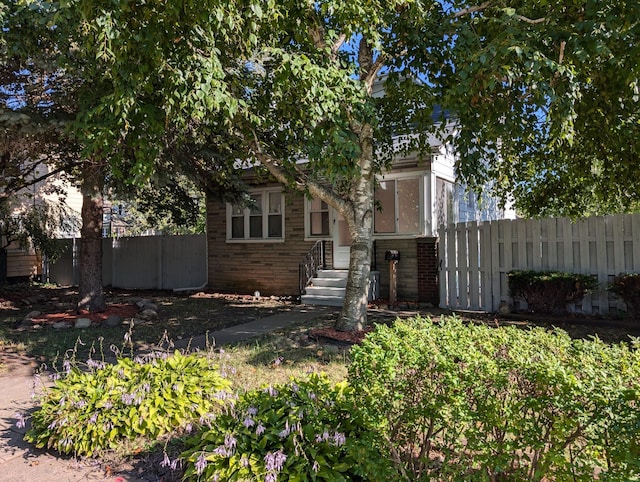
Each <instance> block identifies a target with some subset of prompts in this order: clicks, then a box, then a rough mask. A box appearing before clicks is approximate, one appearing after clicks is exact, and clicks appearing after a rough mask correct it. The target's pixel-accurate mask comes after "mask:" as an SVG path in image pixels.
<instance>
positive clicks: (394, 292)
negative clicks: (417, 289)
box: [389, 259, 398, 305]
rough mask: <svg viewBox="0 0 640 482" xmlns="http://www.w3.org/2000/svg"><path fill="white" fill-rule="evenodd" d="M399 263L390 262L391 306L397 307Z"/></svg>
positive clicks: (395, 261)
mask: <svg viewBox="0 0 640 482" xmlns="http://www.w3.org/2000/svg"><path fill="white" fill-rule="evenodd" d="M397 275H398V261H397V260H395V259H394V260H391V261H389V304H390V305H395V304H396V302H397V301H398V289H397Z"/></svg>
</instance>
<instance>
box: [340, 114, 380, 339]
mask: <svg viewBox="0 0 640 482" xmlns="http://www.w3.org/2000/svg"><path fill="white" fill-rule="evenodd" d="M359 137H360V147H361V149H362V153H361V155H360V161H359V164H360V170H361V176H360V177H359V178H358V179H356V180H355V181H354V185H353V189H352V195H351V203H349V207H350V208H351V209H350V212H341V213H340V214H342V216H343V217H344V219H345V220H346V221H347V225H348V226H349V234H350V235H351V251H350V257H349V275H348V278H347V288H346V291H345V297H344V303H343V305H342V311H341V312H340V316H339V317H338V319H337V320H336V325H335V327H336V329H337V330H340V331H361V330H362V329H364V327H365V326H366V325H367V304H368V301H369V286H370V273H371V248H372V245H373V207H374V189H375V173H374V172H373V129H372V128H371V126H370V125H366V124H365V125H363V126H362V128H361V130H360V132H359Z"/></svg>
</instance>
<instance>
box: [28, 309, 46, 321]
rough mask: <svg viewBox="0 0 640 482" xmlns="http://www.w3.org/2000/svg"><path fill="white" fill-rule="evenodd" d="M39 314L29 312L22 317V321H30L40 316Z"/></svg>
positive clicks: (38, 312) (37, 312)
mask: <svg viewBox="0 0 640 482" xmlns="http://www.w3.org/2000/svg"><path fill="white" fill-rule="evenodd" d="M41 314H42V312H40V311H31V312H29V313H27V315H26V316H25V317H24V319H25V320H29V321H31V320H32V319H34V318H36V317H38V316H40V315H41Z"/></svg>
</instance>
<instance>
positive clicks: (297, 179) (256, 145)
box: [250, 131, 352, 216]
mask: <svg viewBox="0 0 640 482" xmlns="http://www.w3.org/2000/svg"><path fill="white" fill-rule="evenodd" d="M253 139H254V140H253V141H252V142H251V143H250V148H251V151H252V153H253V155H254V156H255V157H256V159H257V160H258V161H260V164H262V165H263V166H264V167H265V168H266V169H267V170H268V171H269V173H270V174H271V175H272V176H273V177H275V178H276V180H277V181H278V182H279V183H281V184H283V185H285V186H289V185H291V182H290V178H289V176H288V175H287V173H286V172H285V170H284V169H283V168H282V166H281V165H279V163H278V162H277V161H276V160H275V159H274V158H273V157H272V156H271V155H269V154H267V153H265V152H264V151H263V150H262V147H261V146H260V141H259V140H258V135H257V134H256V132H255V131H253ZM294 187H295V189H296V190H297V191H300V192H309V194H311V195H312V196H313V197H315V198H317V199H321V200H322V201H324V202H326V203H327V204H329V205H330V206H332V207H333V208H335V209H336V210H337V211H338V212H340V213H341V214H342V215H343V216H344V215H345V213H347V212H351V210H352V209H351V205H350V204H349V203H348V202H347V201H345V200H344V199H342V198H341V197H340V196H338V195H337V194H336V193H335V192H333V191H332V190H331V189H329V188H327V187H325V186H323V185H322V184H320V183H318V182H316V181H313V180H311V179H309V177H308V176H307V175H306V174H305V173H304V172H303V171H302V170H300V169H296V174H295V176H294Z"/></svg>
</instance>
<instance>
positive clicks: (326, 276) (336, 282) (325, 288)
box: [300, 269, 349, 306]
mask: <svg viewBox="0 0 640 482" xmlns="http://www.w3.org/2000/svg"><path fill="white" fill-rule="evenodd" d="M348 273H349V271H348V270H346V269H322V270H319V271H318V274H317V275H316V277H315V278H313V279H312V280H311V283H310V284H309V286H307V288H306V289H305V294H304V295H302V296H301V297H300V301H301V302H302V303H303V304H305V305H324V306H342V303H343V301H344V292H345V287H346V286H347V275H348Z"/></svg>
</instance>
